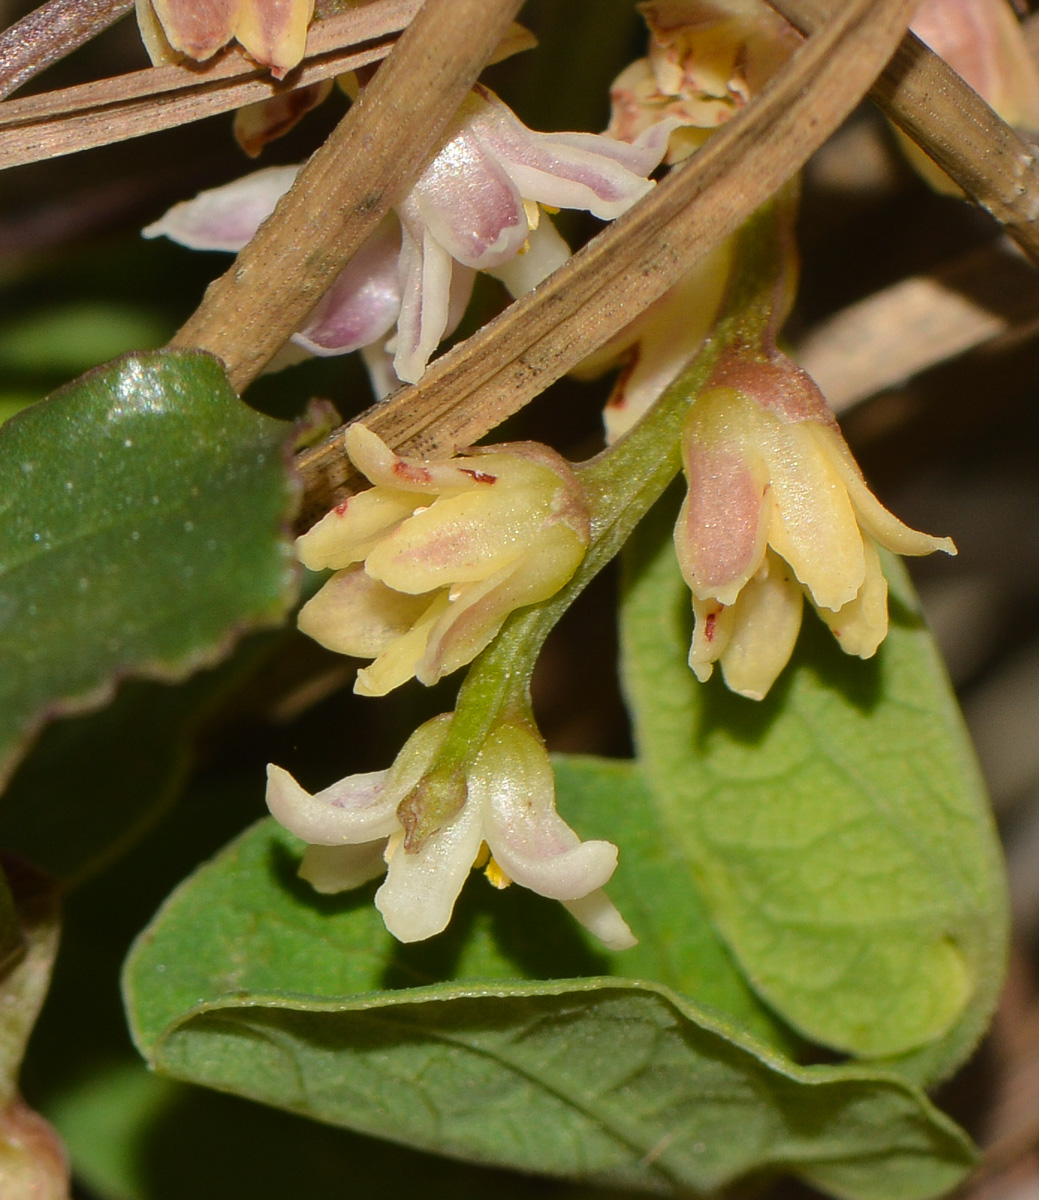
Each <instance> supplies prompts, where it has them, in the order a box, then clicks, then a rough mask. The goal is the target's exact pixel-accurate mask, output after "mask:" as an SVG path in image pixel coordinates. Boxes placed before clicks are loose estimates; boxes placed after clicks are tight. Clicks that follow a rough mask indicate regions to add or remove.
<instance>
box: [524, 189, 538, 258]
mask: <svg viewBox="0 0 1039 1200" xmlns="http://www.w3.org/2000/svg"><path fill="white" fill-rule="evenodd" d="M523 215H524V216H525V217H526V218H527V228H528V229H530V230H534V229H537V227H538V224H539V222H540V221H541V209H540V208H538V203H537V201H536V200H524V201H523ZM520 253H521V254H522V253H523V251H522V250H521V251H520Z"/></svg>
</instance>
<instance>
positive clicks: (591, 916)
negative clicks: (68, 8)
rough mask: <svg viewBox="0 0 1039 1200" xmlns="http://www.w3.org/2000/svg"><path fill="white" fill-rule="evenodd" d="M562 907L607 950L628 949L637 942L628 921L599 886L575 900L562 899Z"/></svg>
mask: <svg viewBox="0 0 1039 1200" xmlns="http://www.w3.org/2000/svg"><path fill="white" fill-rule="evenodd" d="M563 907H564V908H565V909H566V910H567V912H568V913H570V915H571V916H572V917H573V918H574V919H575V920H576V921H579V922H580V923H581V924H582V925H583V926H584V927H585V929H587V930H588V931H589V933H594V934H595V936H596V937H597V938H598V939H599V941H600V942H602V944H603V945H604V946H605V947H606V949H607V950H630V949H631V948H632V946H637V945H638V944H639V939H638V938H637V937H636V936H635V935H634V934H633V933H632V932H631V928H630V926H629V925H628V922H627V921H625V919H624V918H623V917H622V916H621V915H620V913H619V912H618V911H617V907H616V905H615V904H614V903H613V902H612V901H611V900H610V899H609V898H608V897H607V895H606V893H605V892H604V891H603V890H602V889H601V888H599V889H597V890H596V891H594V892H589V893H588V895H587V896H581V897H579V898H578V899H577V900H564V901H563Z"/></svg>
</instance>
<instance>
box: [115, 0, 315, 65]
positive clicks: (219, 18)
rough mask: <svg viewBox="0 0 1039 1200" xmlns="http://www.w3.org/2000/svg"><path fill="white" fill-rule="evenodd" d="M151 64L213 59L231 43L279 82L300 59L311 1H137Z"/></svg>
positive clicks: (143, 38) (311, 14)
mask: <svg viewBox="0 0 1039 1200" xmlns="http://www.w3.org/2000/svg"><path fill="white" fill-rule="evenodd" d="M136 3H137V23H138V25H139V26H140V30H141V38H142V40H143V41H144V45H145V48H146V49H147V51H148V54H149V55H150V57H151V60H152V62H154V63H156V64H159V63H165V62H175V61H177V59H179V58H180V57H182V56H184V55H186V56H187V57H188V58H193V59H195V60H196V61H203V60H205V59H207V58H211V57H212V56H213V55H214V54H215V53H216V52H217V51H218V50H220V49H221V48H222V47H224V46H226V45H227V43H228V42H229V41H231V40H232V39H235V40H237V41H238V42H240V43H241V45H242V47H243V49H245V50H246V51H247V52H248V53H249V54H250V55H251V56H252V57H253V58H255V59H256V61H257V62H258V63H260V64H261V65H262V66H265V67H270V68H271V74H272V75H274V76H275V78H277V79H281V78H283V77H284V76H285V75H287V74H288V72H289V71H291V70H292V68H293V67H295V66H297V65H298V64H299V62H300V60H301V59H302V58H303V54H304V51H305V50H306V45H307V27H308V26H309V24H310V18H311V17H312V16H313V15H314V0H205V3H200V2H199V0H136Z"/></svg>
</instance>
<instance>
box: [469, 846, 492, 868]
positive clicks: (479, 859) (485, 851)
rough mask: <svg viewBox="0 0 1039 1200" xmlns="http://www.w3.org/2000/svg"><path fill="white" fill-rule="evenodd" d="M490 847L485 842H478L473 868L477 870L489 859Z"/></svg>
mask: <svg viewBox="0 0 1039 1200" xmlns="http://www.w3.org/2000/svg"><path fill="white" fill-rule="evenodd" d="M490 857H491V848H490V846H488V845H487V843H486V842H481V843H480V849H479V850H477V852H476V857H475V858H474V859H473V870H474V871H478V870H479V869H480V868H481V867H485V866H486V865H487V863H488V862H489V861H490Z"/></svg>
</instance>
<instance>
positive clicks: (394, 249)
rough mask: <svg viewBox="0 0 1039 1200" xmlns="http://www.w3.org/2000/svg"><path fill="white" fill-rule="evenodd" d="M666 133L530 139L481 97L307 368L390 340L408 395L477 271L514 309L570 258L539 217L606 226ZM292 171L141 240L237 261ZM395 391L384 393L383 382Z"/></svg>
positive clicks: (354, 268) (242, 183) (405, 206)
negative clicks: (232, 253) (497, 283)
mask: <svg viewBox="0 0 1039 1200" xmlns="http://www.w3.org/2000/svg"><path fill="white" fill-rule="evenodd" d="M669 129H670V125H669V124H667V123H665V124H664V125H662V126H657V127H654V128H653V129H650V130H648V131H647V132H646V133H645V134H644V135H642V136H641V137H639V138H638V139H637V140H636V141H635V142H634V143H633V144H630V145H629V144H627V143H625V142H617V141H614V140H613V139H612V138H608V137H604V136H602V135H601V134H593V133H536V132H534V131H532V130H530V129H528V128H527V127H526V126H525V125H524V124H523V123H522V122H521V121H520V120H519V119H518V118H517V117H516V116H515V115H514V114H513V113H512V112H511V110H510V109H509V108H508V107H507V106H506V105H504V104H503V103H502V102H501V101H500V100H499V99H498V98H497V96H495V95H494V94H493V93H492V92H489V91H488V90H487V89H486V88H483V87H480V86H477V87H476V88H474V89H473V91H472V92H471V93H470V95H469V96H468V98H467V99H466V100H465V102H464V103H463V105H462V107H461V108H460V110H459V112H458V113H457V115H456V116H455V118H454V120H453V122H452V123H451V125H450V127H449V129H448V131H447V133H446V134H445V137H444V141H443V143H442V144H441V147H440V149H439V151H438V152H437V154H436V155H435V156H434V157H433V158H432V160H431V161H430V163H429V165H428V166H427V167H426V168H425V170H424V171H423V172H422V174H421V175H420V176H419V177H418V179H417V180H416V181H415V183H414V185H413V186H412V188H411V189H410V191H409V192H408V193H407V194H406V195H405V196H404V198H403V199H402V200H401V201H400V203H399V204H398V205H397V206H396V208H395V210H394V213H393V214H392V215H390V216H388V217H387V218H386V219H385V220H384V221H383V222H382V224H381V225H380V227H379V229H378V230H377V231H376V233H375V234H373V235H372V237H371V238H369V240H368V241H367V242H366V243H365V245H364V246H363V247H362V248H361V250H360V251H359V252H358V254H357V255H356V256H355V257H354V259H353V260H352V261H351V262H350V263H349V264H348V265H347V266H346V268H345V269H344V271H343V272H342V274H341V275H340V276H339V278H338V279H337V280H336V282H335V283H334V284H333V285H332V287H331V288H330V289H329V291H328V292H327V293H326V294H325V296H324V298H323V299H322V301H321V302H320V303H319V304H318V306H317V308H316V309H315V310H314V311H313V312H312V313H311V314H310V316H309V317H308V318H307V320H306V322H305V323H304V325H303V327H302V328H301V329H300V330H299V332H298V333H296V334H295V335H294V336H293V341H294V342H295V343H296V344H297V345H299V346H301V347H302V348H304V349H305V350H307V351H309V352H310V353H312V354H345V353H347V352H349V351H351V350H356V349H359V348H361V347H365V346H378V347H379V348H380V350H381V347H382V345H383V344H384V342H386V339H387V334H388V333H389V331H390V330H391V329H392V328H393V326H394V325H396V330H397V331H396V334H395V336H393V337H392V338H390V339H389V341H388V349H390V350H391V352H392V353H393V369H394V371H395V372H396V376H397V378H398V379H401V380H404V381H406V382H408V383H415V382H417V380H418V379H419V378H421V376H422V373H423V372H424V371H425V369H426V364H427V362H428V361H429V358H430V356H431V355H432V353H433V351H434V350H435V349H436V347H437V346H438V344H439V343H440V341H441V339H442V338H444V337H445V336H446V335H447V334H448V333H450V332H451V331H452V330H453V329H454V328H455V327H456V326H457V324H458V322H459V321H460V320H461V317H462V314H463V312H464V311H465V306H466V304H467V303H468V301H469V296H470V294H471V292H472V286H473V280H474V278H475V276H474V272H475V271H487V272H489V273H490V274H492V275H495V276H496V277H497V278H499V279H501V280H502V282H503V283H504V284H505V286H506V287H507V288H509V290H510V291H511V292H512V294H513V295H520V294H522V293H523V292H526V291H529V290H530V289H532V288H534V287H536V286H537V284H539V283H540V282H541V280H542V279H544V278H545V277H546V276H547V275H549V274H551V272H552V271H554V270H555V269H556V268H557V267H558V266H560V265H561V264H562V263H563V262H565V261H566V259H567V258H568V257H569V254H570V251H569V248H568V247H567V245H566V243H565V242H564V241H563V239H562V238H561V237H560V236H559V234H558V233H557V232H556V230H555V227H554V226H553V225H552V222H551V221H550V220H549V218H548V217H547V216H546V215H545V214H544V213H543V212H542V211H541V210H540V208H539V205H546V206H549V207H551V208H576V209H585V210H587V211H588V212H590V213H592V214H594V215H595V216H597V217H600V218H602V219H603V220H612V219H613V218H614V217H617V216H619V215H620V214H621V213H623V212H625V211H626V210H627V209H628V208H630V207H631V205H632V204H634V203H635V201H636V200H637V199H638V198H639V197H640V196H642V195H644V194H645V193H646V192H647V191H649V189H650V188H652V187H653V183H652V181H650V180H648V179H647V178H646V176H647V175H648V174H649V173H650V172H651V171H652V170H653V169H654V167H656V166H657V164H658V163H659V162H660V160H661V158H662V157H663V155H664V152H665V150H666V149H667V135H668V130H669ZM297 170H298V168H293V167H274V168H269V169H267V170H265V171H257V172H256V173H255V174H253V175H248V176H246V177H245V178H244V179H239V180H237V181H236V182H234V183H231V184H228V185H226V186H225V187H222V188H215V189H213V190H212V191H208V192H203V193H202V194H201V195H199V196H197V197H196V198H195V199H194V200H189V201H185V202H184V203H182V204H178V205H176V206H175V207H174V208H172V209H171V210H170V211H169V212H168V213H167V214H166V215H165V216H164V217H163V218H162V219H161V220H159V221H157V222H155V224H153V225H150V226H148V228H147V229H145V231H144V234H145V236H146V237H158V236H160V235H165V236H167V237H170V238H172V239H173V240H174V241H177V242H180V243H181V244H182V245H185V246H188V247H190V248H191V249H196V250H239V249H241V247H242V246H244V245H245V243H246V242H247V241H248V240H249V239H250V238H251V237H252V235H253V233H255V231H256V229H257V228H258V227H259V225H260V223H261V222H262V221H263V220H264V219H265V218H266V217H267V216H268V215H269V214H270V213H271V212H273V210H274V206H275V205H276V204H277V202H278V200H279V199H280V197H281V196H282V195H283V193H284V192H286V191H287V190H288V189H289V187H290V186H291V185H292V182H293V179H294V178H295V172H296V171H297ZM390 382H392V381H390Z"/></svg>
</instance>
